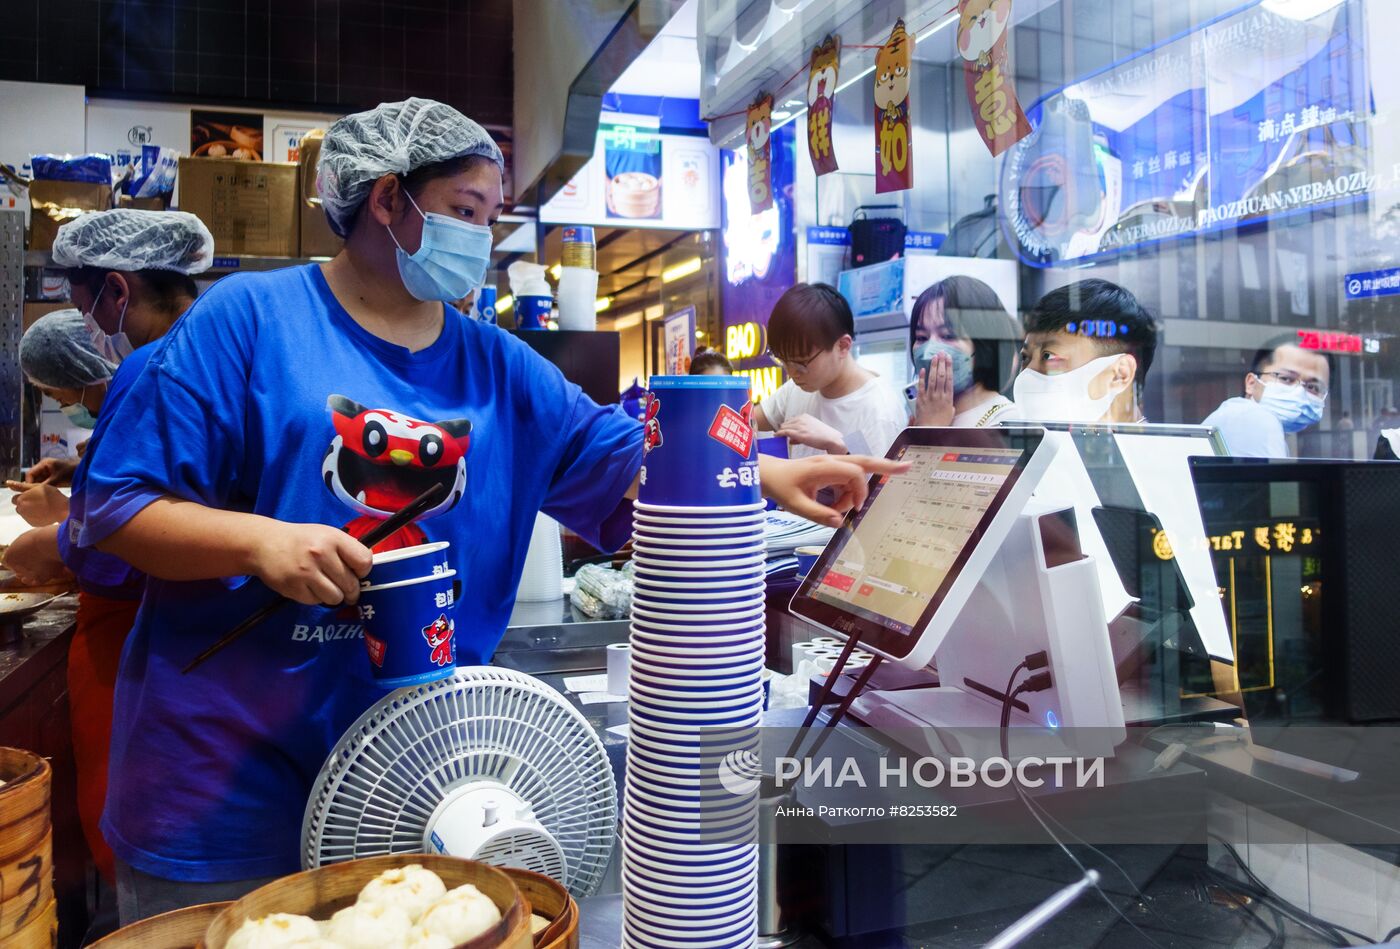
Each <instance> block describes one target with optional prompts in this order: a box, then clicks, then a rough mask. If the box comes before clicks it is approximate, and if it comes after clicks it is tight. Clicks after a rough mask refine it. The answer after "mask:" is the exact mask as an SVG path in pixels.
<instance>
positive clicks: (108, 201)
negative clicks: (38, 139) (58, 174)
mask: <svg viewBox="0 0 1400 949" xmlns="http://www.w3.org/2000/svg"><path fill="white" fill-rule="evenodd" d="M111 206H112V188H111V186H110V185H95V184H86V183H83V182H78V181H31V182H30V183H29V208H30V215H29V249H30V250H52V249H53V238H54V235H55V234H57V233H58V229H59V227H60V226H62V225H64V224H67V223H68V222H69V221H71V220H73V219H74V218H76V217H77V216H78V215H79V214H82V213H83V212H84V211H105V210H107V209H108V208H110V207H111Z"/></svg>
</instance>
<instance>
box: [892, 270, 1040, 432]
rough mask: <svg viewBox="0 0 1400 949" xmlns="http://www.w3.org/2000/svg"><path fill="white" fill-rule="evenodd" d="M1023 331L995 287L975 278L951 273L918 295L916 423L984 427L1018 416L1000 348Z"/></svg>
mask: <svg viewBox="0 0 1400 949" xmlns="http://www.w3.org/2000/svg"><path fill="white" fill-rule="evenodd" d="M1020 335H1021V333H1020V327H1019V326H1018V325H1017V323H1016V320H1015V318H1014V317H1012V315H1011V314H1010V313H1008V312H1006V307H1005V306H1003V305H1002V302H1001V299H1000V298H999V297H998V296H997V293H996V291H995V290H993V289H992V288H991V287H989V286H987V285H986V284H985V283H983V282H982V281H981V280H978V279H976V278H974V277H963V276H955V277H948V278H947V279H945V280H940V281H938V282H937V283H935V284H934V285H933V286H931V287H929V288H928V289H927V290H925V291H924V292H923V293H921V294H919V299H918V300H917V301H915V303H914V317H913V319H912V320H910V322H909V354H910V356H911V358H912V359H913V360H914V368H915V369H916V370H917V379H916V381H915V383H914V384H913V385H912V386H910V387H909V388H910V391H911V392H912V395H911V398H912V399H913V402H914V424H915V425H932V426H947V425H951V426H954V427H956V428H983V427H986V426H988V425H995V424H996V423H997V422H998V421H1001V420H1002V419H1004V418H1007V417H1009V416H1010V415H1011V414H1013V412H1014V408H1013V404H1012V402H1011V400H1010V399H1008V398H1007V397H1006V396H1004V395H1002V394H1001V388H1002V386H1003V385H1005V384H1006V383H1007V382H1009V381H1010V376H1011V373H1010V372H1008V371H1005V369H1004V368H1003V366H1002V360H1001V358H1000V353H999V350H1000V347H1001V345H1002V344H1003V343H1008V344H1009V343H1011V342H1014V341H1015V340H1018V339H1019V338H1020Z"/></svg>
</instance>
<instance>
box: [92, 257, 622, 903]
mask: <svg viewBox="0 0 1400 949" xmlns="http://www.w3.org/2000/svg"><path fill="white" fill-rule="evenodd" d="M444 312H445V322H444V326H443V330H442V333H441V335H440V336H439V338H438V339H437V341H436V342H434V343H433V344H432V345H431V346H429V347H428V348H426V349H423V350H421V351H419V352H416V353H412V352H409V351H408V350H407V349H404V348H403V347H400V346H395V345H393V344H391V343H388V342H386V341H385V340H383V339H380V338H379V337H377V336H374V335H373V334H371V333H369V332H368V331H366V330H365V329H364V328H363V327H361V326H360V325H359V324H357V323H356V322H355V321H354V320H353V319H352V318H351V317H350V315H349V314H348V313H346V311H345V310H344V308H342V307H341V305H340V304H339V303H338V302H337V301H336V299H335V297H334V296H333V295H332V293H331V291H330V288H329V286H328V285H327V284H326V281H325V278H324V276H322V273H321V270H320V268H319V267H318V266H315V265H311V266H307V267H298V268H293V269H288V270H281V271H276V272H272V273H262V274H242V275H235V276H232V277H228V278H225V279H224V280H222V281H220V282H219V283H218V284H216V285H215V286H214V287H212V288H211V289H210V290H209V291H208V292H207V293H205V294H204V296H202V297H201V298H200V299H199V301H198V302H197V303H196V304H195V305H194V307H193V308H192V309H190V311H189V312H187V313H186V314H185V316H184V317H183V318H182V319H181V320H180V321H179V322H178V323H176V325H175V326H174V328H172V329H171V331H170V332H169V333H168V334H166V336H165V337H164V339H162V340H161V341H160V349H159V351H157V352H156V353H155V354H154V355H153V356H152V357H151V360H150V362H149V364H148V365H147V366H146V370H145V372H143V373H142V374H141V375H140V378H139V379H137V380H136V383H135V384H134V385H133V387H132V389H131V391H130V392H129V393H128V394H127V396H126V398H125V399H124V400H123V401H122V403H121V405H120V406H119V408H118V410H117V412H116V413H115V415H114V417H113V418H112V420H111V425H112V427H113V430H114V434H115V432H117V431H120V433H121V449H122V450H121V451H106V450H102V451H100V452H99V454H98V455H97V457H96V458H95V459H94V462H93V464H92V465H91V467H90V471H89V473H88V485H87V492H86V493H87V501H86V510H85V512H84V517H83V520H82V528H81V531H80V534H79V542H80V543H82V544H84V545H89V546H90V545H93V544H96V543H99V542H101V541H102V540H103V538H105V537H107V536H108V535H110V534H111V533H112V532H113V531H114V530H116V529H117V528H119V527H120V526H121V525H122V524H124V523H126V522H127V521H128V520H130V519H131V518H132V517H133V516H134V515H136V514H137V513H138V512H139V511H140V510H141V509H142V508H144V507H145V506H146V505H147V504H149V503H151V502H152V501H154V500H155V499H157V498H160V497H162V496H167V495H175V496H178V497H181V498H186V499H189V500H192V501H197V502H199V503H201V504H205V505H209V506H212V507H218V508H223V509H228V510H237V511H247V512H252V513H256V514H261V515H265V516H267V517H272V518H276V519H278V520H282V521H292V522H303V523H307V522H310V523H322V524H330V525H335V526H347V527H351V528H352V533H356V534H357V535H358V534H361V533H363V530H364V528H365V527H366V526H367V525H372V524H373V523H374V521H375V520H377V519H382V517H383V516H384V515H383V514H382V513H380V512H381V511H389V510H397V509H398V508H399V507H401V506H402V505H403V504H404V503H406V502H407V501H408V500H409V499H411V498H413V497H414V496H416V495H417V494H419V493H420V492H421V491H422V490H423V489H424V487H426V485H427V484H428V483H429V481H431V480H434V479H438V480H441V481H443V482H444V483H446V484H447V485H448V486H449V488H450V489H451V491H450V494H449V500H448V501H447V502H444V504H443V505H442V506H441V507H440V508H438V509H437V510H435V511H432V512H429V515H428V516H426V517H424V518H423V519H421V520H419V521H418V522H417V524H416V525H414V526H413V528H412V530H410V531H409V532H408V533H407V534H406V535H404V536H403V537H401V538H399V539H400V541H401V542H402V543H408V542H417V541H420V540H421V539H422V535H426V538H427V539H428V540H447V541H450V542H451V544H452V546H451V548H450V554H451V558H452V566H453V567H455V569H456V570H457V571H458V575H459V576H460V577H461V578H462V580H463V593H462V600H461V602H460V604H459V606H458V608H457V616H456V627H457V629H456V636H457V640H458V643H457V653H458V663H459V665H464V666H466V665H473V664H480V663H485V662H487V661H489V659H490V658H491V655H492V653H493V651H494V650H495V647H496V644H497V643H498V642H499V641H500V638H501V636H502V634H503V633H504V631H505V625H506V622H507V620H508V618H509V616H510V612H511V607H512V605H513V602H514V599H515V590H516V586H517V585H518V583H519V580H520V574H521V568H522V566H523V563H524V559H525V551H526V547H527V545H528V543H529V538H530V532H531V529H532V527H533V525H534V522H535V516H536V513H537V512H538V511H540V510H543V511H544V512H545V513H546V514H549V515H550V516H552V517H554V518H556V519H557V520H559V521H561V522H562V523H563V524H565V525H566V526H568V527H570V528H572V529H573V530H574V531H576V532H578V533H579V534H580V535H582V536H583V537H584V538H585V539H587V540H589V541H590V542H592V543H594V544H596V545H598V546H603V547H612V546H615V545H616V544H618V543H619V542H620V541H621V540H622V539H623V538H624V537H625V534H623V533H621V532H614V533H615V536H612V537H606V536H602V534H603V533H605V531H604V530H603V528H602V527H601V525H602V524H603V523H604V522H605V521H607V520H608V519H609V517H610V515H612V514H614V513H615V512H616V510H617V509H618V508H619V505H620V504H621V502H622V499H623V498H624V496H625V494H626V491H627V488H628V487H629V486H630V485H631V483H632V481H633V479H634V477H635V475H636V473H637V471H638V470H639V468H640V466H641V457H642V428H641V425H640V424H638V423H637V421H636V420H635V419H630V418H628V417H627V416H626V415H624V414H623V413H622V411H621V409H619V408H617V407H615V406H614V407H611V408H604V407H600V406H598V405H597V404H595V403H594V402H592V401H591V400H590V399H589V398H588V397H587V396H585V395H584V394H583V392H582V391H581V390H580V389H579V388H578V387H577V386H575V385H573V384H572V383H570V382H568V381H567V380H565V379H564V377H563V375H562V374H560V372H559V371H558V369H556V368H555V367H554V366H553V365H552V364H550V363H549V362H547V361H545V360H544V359H543V358H541V357H540V356H538V355H536V354H535V353H534V352H533V351H532V350H531V349H530V348H529V347H528V346H526V345H524V344H523V343H521V342H520V341H519V340H517V339H515V338H514V337H512V336H510V335H509V334H507V333H504V332H502V331H500V330H499V329H496V328H495V327H492V326H487V325H484V324H480V323H474V322H472V321H470V320H467V319H464V318H462V316H461V315H460V314H458V313H457V312H455V311H454V310H451V309H446V308H444ZM424 423H429V424H424ZM385 433H387V435H388V438H389V441H388V443H387V448H388V449H389V450H387V451H386V450H384V448H385V447H386V446H385V443H384V439H383V436H384V434H385ZM408 441H412V442H413V446H417V448H416V450H410V449H412V448H413V446H409V445H407V442H408ZM430 443H431V444H430ZM105 447H111V446H110V445H109V446H105ZM614 523H619V524H625V520H624V521H620V522H618V521H614ZM270 597H271V594H270V592H269V591H268V590H267V588H266V587H264V586H263V584H261V583H260V582H256V581H250V582H242V583H240V582H237V581H229V580H225V581H207V582H197V583H176V582H168V581H162V580H159V579H157V578H155V577H151V578H150V579H149V580H148V583H147V588H146V597H145V600H144V601H143V603H142V606H141V611H140V613H139V615H138V617H137V621H136V627H135V629H133V631H132V634H131V636H130V637H129V638H128V639H127V642H126V648H125V651H124V652H123V655H122V662H121V670H120V672H119V674H118V678H117V688H116V708H115V713H114V721H113V729H112V733H113V740H112V753H111V765H110V769H111V776H110V780H109V787H108V793H107V806H106V812H105V813H104V815H103V821H102V828H103V832H104V834H105V836H106V838H107V840H108V841H109V842H110V843H111V845H112V848H113V850H114V851H115V852H116V854H117V856H118V857H120V858H121V859H123V860H125V861H126V862H128V863H129V864H131V865H132V866H134V867H136V869H138V870H142V871H144V872H146V873H150V874H154V875H156V876H159V877H163V878H166V879H175V880H190V881H222V880H239V879H247V878H251V877H260V876H270V875H274V874H284V873H290V872H293V871H295V870H296V869H298V866H299V861H298V846H299V843H300V837H301V823H302V814H303V810H304V808H305V806H306V799H307V795H308V793H309V792H310V789H311V784H312V781H313V780H314V779H315V776H316V774H317V773H318V772H319V770H320V768H321V765H322V763H323V761H324V760H325V757H326V755H327V754H328V753H329V751H330V749H331V747H332V746H333V745H334V743H335V742H336V741H337V740H338V739H339V738H340V736H341V734H342V732H343V731H344V730H345V729H346V728H347V727H348V726H349V725H350V724H351V723H353V722H354V721H355V719H356V718H357V717H358V716H359V715H361V714H362V713H363V712H364V711H365V710H366V709H367V708H369V706H370V705H371V704H373V703H374V702H375V701H377V700H378V699H380V698H382V697H383V696H384V695H385V693H384V691H383V690H381V689H379V688H378V687H377V686H375V685H374V684H373V682H372V681H371V679H370V675H369V662H368V660H367V659H366V654H365V644H364V641H363V634H364V631H363V627H362V626H361V625H360V622H359V620H358V618H357V617H356V613H355V610H354V608H349V609H344V608H342V609H338V610H336V609H323V608H319V607H302V606H289V607H286V608H284V609H283V610H282V611H280V612H278V613H277V614H275V615H274V616H273V617H272V618H271V619H269V620H267V621H266V622H265V623H264V624H263V625H262V626H260V627H258V628H257V629H255V630H253V631H252V632H251V633H250V634H249V635H247V636H245V637H244V638H243V639H241V640H240V641H239V642H238V643H236V644H235V645H233V646H231V647H229V648H227V649H225V650H224V651H223V652H221V653H219V654H218V655H217V656H215V657H214V658H212V659H210V660H209V661H208V662H206V663H204V664H203V665H202V666H200V667H199V668H198V669H197V670H195V671H194V672H192V673H191V674H189V675H181V673H180V669H181V667H182V666H184V665H185V664H186V663H187V662H188V661H189V660H190V659H192V658H193V657H194V656H195V655H196V654H198V653H199V652H200V651H201V650H202V649H204V648H205V647H207V646H209V645H210V644H211V643H213V642H214V641H215V640H217V639H218V638H219V637H220V636H222V635H223V634H224V633H225V632H227V631H228V630H229V628H230V627H232V626H234V625H235V624H237V623H238V622H239V620H240V619H242V618H243V617H245V616H247V615H248V614H249V613H250V612H252V611H253V610H254V609H256V608H257V607H259V606H261V605H263V604H264V603H266V602H268V600H269V599H270Z"/></svg>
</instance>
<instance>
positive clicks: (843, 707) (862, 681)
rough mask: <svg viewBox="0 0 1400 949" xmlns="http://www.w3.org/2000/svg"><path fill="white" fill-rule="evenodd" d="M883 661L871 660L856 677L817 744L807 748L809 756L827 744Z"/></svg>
mask: <svg viewBox="0 0 1400 949" xmlns="http://www.w3.org/2000/svg"><path fill="white" fill-rule="evenodd" d="M882 661H883V660H882V658H881V657H880V656H876V657H874V658H873V659H871V660H870V665H868V666H866V667H865V668H864V669H862V670H861V671H860V676H859V677H858V678H857V679H856V681H855V683H854V684H853V685H852V686H851V687H850V688H849V689H847V690H846V697H845V698H843V699H842V700H841V704H840V705H838V706H836V711H834V712H832V713H831V716H830V717H829V718H828V719H827V720H826V727H824V728H823V729H822V733H821V734H820V735H818V736H817V741H816V744H814V745H812V747H811V748H809V749H808V750H807V757H808V758H815V757H816V755H817V752H819V751H821V750H822V745H824V744H826V739H827V738H828V737H829V736H830V735H831V732H832V729H834V728H835V727H836V725H837V723H838V722H840V721H841V719H843V718H845V717H846V712H847V710H848V709H850V707H851V703H852V702H854V701H855V700H856V696H858V695H860V693H861V692H863V691H864V690H865V685H866V683H867V682H869V681H870V677H871V676H873V675H874V674H875V670H876V669H878V668H880V663H881V662H882Z"/></svg>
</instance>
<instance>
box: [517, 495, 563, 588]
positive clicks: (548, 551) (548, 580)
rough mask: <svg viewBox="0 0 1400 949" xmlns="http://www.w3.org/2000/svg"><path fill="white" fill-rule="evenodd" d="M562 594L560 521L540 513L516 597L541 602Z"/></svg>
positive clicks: (531, 537)
mask: <svg viewBox="0 0 1400 949" xmlns="http://www.w3.org/2000/svg"><path fill="white" fill-rule="evenodd" d="M563 596H564V551H563V547H562V546H561V544H560V541H559V524H558V523H557V522H555V520H554V519H553V518H551V517H546V516H545V515H543V514H537V515H536V516H535V528H534V530H533V531H532V532H531V533H530V549H529V551H528V552H527V553H526V554H525V569H524V570H523V571H522V572H521V574H520V587H519V589H518V590H517V591H516V593H515V598H516V599H517V600H520V601H521V602H524V603H540V602H544V601H546V600H558V599H560V598H562V597H563Z"/></svg>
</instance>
